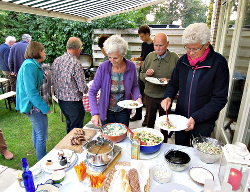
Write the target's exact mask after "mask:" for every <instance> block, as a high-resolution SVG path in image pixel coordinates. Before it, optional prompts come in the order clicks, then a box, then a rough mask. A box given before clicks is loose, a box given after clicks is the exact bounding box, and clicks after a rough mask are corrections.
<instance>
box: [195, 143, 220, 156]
mask: <svg viewBox="0 0 250 192" xmlns="http://www.w3.org/2000/svg"><path fill="white" fill-rule="evenodd" d="M197 148H198V149H199V150H200V151H201V152H203V153H207V154H210V155H219V154H221V148H220V147H219V146H216V145H215V144H214V143H211V142H202V143H197Z"/></svg>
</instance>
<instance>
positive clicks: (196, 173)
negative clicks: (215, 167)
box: [189, 167, 214, 185]
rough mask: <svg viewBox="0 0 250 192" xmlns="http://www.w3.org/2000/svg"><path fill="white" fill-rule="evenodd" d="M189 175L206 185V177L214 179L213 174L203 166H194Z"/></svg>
mask: <svg viewBox="0 0 250 192" xmlns="http://www.w3.org/2000/svg"><path fill="white" fill-rule="evenodd" d="M189 176H190V177H191V178H192V179H193V180H194V181H195V182H197V183H199V184H202V185H204V184H205V180H206V179H210V180H214V176H213V174H212V173H211V172H210V171H209V170H207V169H205V168H203V167H192V168H191V169H190V170H189Z"/></svg>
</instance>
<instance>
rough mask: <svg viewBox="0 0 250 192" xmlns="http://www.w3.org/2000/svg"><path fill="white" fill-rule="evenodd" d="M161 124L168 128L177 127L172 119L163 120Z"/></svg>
mask: <svg viewBox="0 0 250 192" xmlns="http://www.w3.org/2000/svg"><path fill="white" fill-rule="evenodd" d="M161 126H162V127H165V128H167V129H175V128H176V126H174V125H173V123H171V122H170V121H169V122H167V121H162V122H161Z"/></svg>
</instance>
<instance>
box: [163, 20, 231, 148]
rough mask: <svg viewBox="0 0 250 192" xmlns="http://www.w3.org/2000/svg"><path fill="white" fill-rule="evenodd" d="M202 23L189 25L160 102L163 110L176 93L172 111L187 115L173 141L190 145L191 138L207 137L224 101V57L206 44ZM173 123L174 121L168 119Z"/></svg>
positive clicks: (207, 36)
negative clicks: (183, 125) (184, 125)
mask: <svg viewBox="0 0 250 192" xmlns="http://www.w3.org/2000/svg"><path fill="white" fill-rule="evenodd" d="M209 40H210V30H209V28H208V27H207V25H206V24H204V23H195V24H191V25H189V26H188V27H187V28H186V29H185V30H184V32H183V37H182V41H183V43H184V45H185V46H184V47H185V49H186V50H187V54H185V55H183V56H182V57H181V58H180V59H179V61H178V62H177V65H176V67H175V69H174V71H173V73H172V76H171V80H170V82H169V83H168V85H167V88H166V92H165V98H166V99H164V100H163V101H162V103H161V105H162V108H164V109H165V110H166V109H168V108H169V106H170V104H171V102H172V100H173V99H174V97H175V96H176V94H177V93H178V92H179V96H178V99H177V105H176V110H175V112H176V114H178V115H182V116H184V117H186V118H188V121H187V127H185V130H183V131H177V132H175V143H176V144H178V145H186V146H190V142H191V139H192V137H198V136H200V135H202V136H206V137H210V136H211V133H212V131H213V129H214V127H215V121H216V120H217V118H218V115H219V112H220V111H221V109H223V107H224V106H225V104H226V103H227V95H228V84H229V70H228V65H227V61H226V59H225V58H224V57H223V56H222V55H220V54H219V53H216V52H215V51H214V49H213V47H212V46H211V45H210V42H209ZM172 123H173V124H174V122H172Z"/></svg>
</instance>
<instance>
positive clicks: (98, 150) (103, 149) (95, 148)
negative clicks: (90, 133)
mask: <svg viewBox="0 0 250 192" xmlns="http://www.w3.org/2000/svg"><path fill="white" fill-rule="evenodd" d="M111 149H112V147H111V146H110V144H109V143H103V144H102V145H98V144H97V143H95V144H93V145H92V146H91V148H89V149H88V152H90V153H92V154H104V153H107V152H109V151H110V150H111Z"/></svg>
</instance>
